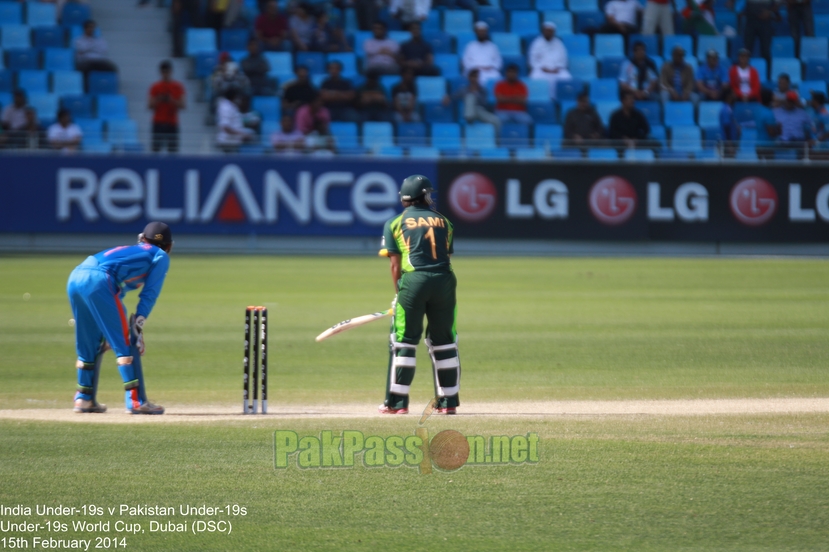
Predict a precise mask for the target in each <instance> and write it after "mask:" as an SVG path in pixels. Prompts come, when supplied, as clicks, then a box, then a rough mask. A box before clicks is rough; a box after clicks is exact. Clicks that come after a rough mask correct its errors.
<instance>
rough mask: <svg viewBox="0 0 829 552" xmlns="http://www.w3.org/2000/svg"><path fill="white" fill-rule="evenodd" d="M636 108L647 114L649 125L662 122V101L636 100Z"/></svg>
mask: <svg viewBox="0 0 829 552" xmlns="http://www.w3.org/2000/svg"><path fill="white" fill-rule="evenodd" d="M636 109H638V110H639V111H641V112H642V113H643V114H644V115H645V118H646V119H647V120H648V124H649V125H651V126H653V125H661V124H662V104H661V103H660V102H636Z"/></svg>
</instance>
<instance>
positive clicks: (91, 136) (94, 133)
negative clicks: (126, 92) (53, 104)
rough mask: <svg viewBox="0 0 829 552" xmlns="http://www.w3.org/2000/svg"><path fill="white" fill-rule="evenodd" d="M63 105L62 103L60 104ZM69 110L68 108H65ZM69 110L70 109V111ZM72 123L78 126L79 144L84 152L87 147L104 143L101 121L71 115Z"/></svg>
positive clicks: (102, 123) (102, 122)
mask: <svg viewBox="0 0 829 552" xmlns="http://www.w3.org/2000/svg"><path fill="white" fill-rule="evenodd" d="M61 105H63V103H61ZM67 109H69V108H67ZM70 110H71V109H70ZM72 117H73V119H74V122H75V124H76V125H78V126H79V127H80V129H81V132H82V133H83V138H82V140H81V144H83V147H84V150H85V149H86V147H87V146H88V145H91V144H96V143H101V142H103V141H104V121H103V120H101V119H93V118H92V117H81V116H80V115H77V116H76V115H75V114H74V113H73V114H72Z"/></svg>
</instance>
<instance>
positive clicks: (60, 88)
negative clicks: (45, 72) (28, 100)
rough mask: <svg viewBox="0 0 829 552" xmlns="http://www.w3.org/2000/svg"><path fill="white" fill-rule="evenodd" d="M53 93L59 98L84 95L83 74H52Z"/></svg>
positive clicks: (63, 72)
mask: <svg viewBox="0 0 829 552" xmlns="http://www.w3.org/2000/svg"><path fill="white" fill-rule="evenodd" d="M52 92H53V93H55V94H57V95H58V96H72V95H80V94H83V74H82V73H80V72H79V71H54V72H52Z"/></svg>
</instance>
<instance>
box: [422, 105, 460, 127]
mask: <svg viewBox="0 0 829 552" xmlns="http://www.w3.org/2000/svg"><path fill="white" fill-rule="evenodd" d="M423 120H424V121H426V122H427V123H453V122H455V108H454V106H452V105H451V104H450V105H443V103H441V102H427V103H424V104H423Z"/></svg>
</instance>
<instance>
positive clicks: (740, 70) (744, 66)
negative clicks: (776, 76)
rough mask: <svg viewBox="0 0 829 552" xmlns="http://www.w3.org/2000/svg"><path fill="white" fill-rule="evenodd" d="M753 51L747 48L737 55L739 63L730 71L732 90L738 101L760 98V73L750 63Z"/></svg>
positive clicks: (751, 100)
mask: <svg viewBox="0 0 829 552" xmlns="http://www.w3.org/2000/svg"><path fill="white" fill-rule="evenodd" d="M750 60H751V52H749V51H748V50H746V49H745V48H743V49H741V50H740V53H739V55H738V56H737V64H736V65H732V66H731V69H730V70H729V71H728V78H729V80H730V81H731V91H732V92H734V99H736V100H737V101H738V102H756V101H758V100H759V99H760V74H759V73H758V72H757V69H755V68H754V67H752V66H751V65H749V61H750Z"/></svg>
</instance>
